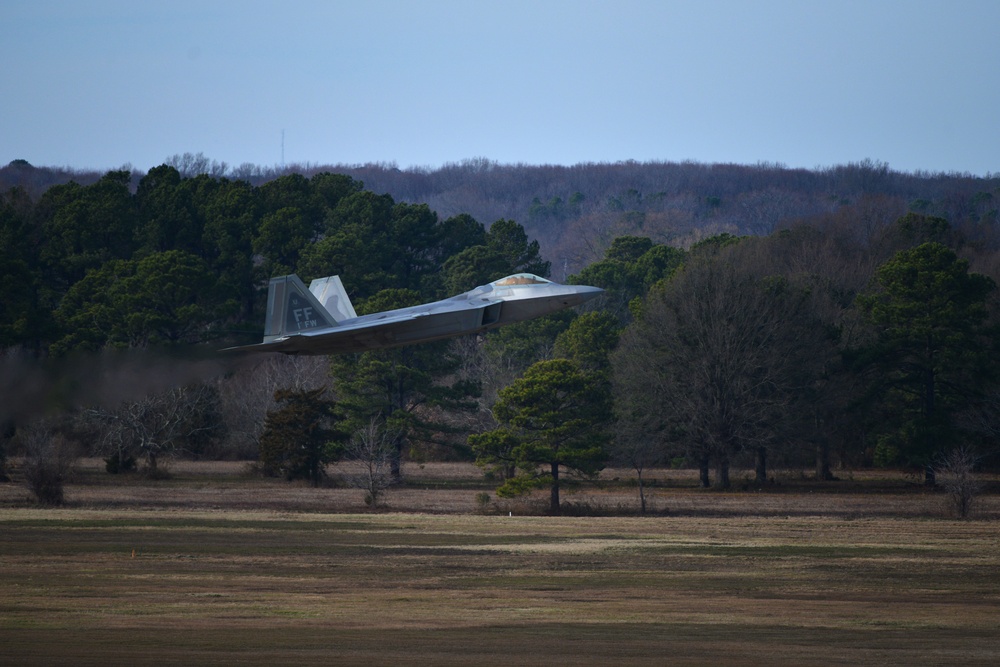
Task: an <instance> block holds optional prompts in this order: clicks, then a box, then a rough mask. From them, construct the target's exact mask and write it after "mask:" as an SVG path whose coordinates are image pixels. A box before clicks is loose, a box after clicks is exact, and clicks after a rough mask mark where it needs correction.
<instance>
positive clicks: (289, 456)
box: [260, 387, 341, 486]
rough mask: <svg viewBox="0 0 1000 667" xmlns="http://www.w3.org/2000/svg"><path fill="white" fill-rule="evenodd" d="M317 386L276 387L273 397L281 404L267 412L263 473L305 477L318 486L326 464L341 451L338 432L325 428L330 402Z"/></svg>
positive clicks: (328, 418) (262, 445) (327, 421)
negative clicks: (306, 387)
mask: <svg viewBox="0 0 1000 667" xmlns="http://www.w3.org/2000/svg"><path fill="white" fill-rule="evenodd" d="M325 392H326V388H325V387H320V388H318V389H301V390H297V389H279V390H278V391H276V392H274V400H275V401H277V402H278V403H280V404H281V407H279V408H278V409H277V410H272V411H269V412H268V413H267V420H266V421H265V423H264V433H263V435H262V436H261V438H260V465H261V469H262V470H263V471H264V473H265V474H268V475H282V476H283V477H285V479H287V480H293V479H308V480H309V481H310V482H311V483H312V485H313V486H319V485H320V483H321V482H322V481H323V477H324V476H325V474H326V473H325V470H326V464H327V463H329V462H331V461H334V460H336V459H337V458H338V457H339V455H340V449H341V445H340V442H339V440H340V434H339V433H338V432H337V431H335V430H333V429H331V428H328V427H327V426H328V424H329V423H330V422H331V421H332V419H333V415H332V407H333V404H332V403H331V402H330V401H329V400H327V399H326V398H324V396H323V395H324V393H325Z"/></svg>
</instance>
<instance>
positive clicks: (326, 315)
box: [264, 274, 353, 343]
mask: <svg viewBox="0 0 1000 667" xmlns="http://www.w3.org/2000/svg"><path fill="white" fill-rule="evenodd" d="M345 296H346V295H345ZM352 310H353V309H352ZM336 324H337V320H336V319H335V318H334V317H333V315H331V314H330V312H329V311H327V310H326V308H324V307H323V306H322V305H320V303H319V301H317V300H316V297H315V296H313V294H312V293H311V292H310V291H309V290H307V289H306V286H305V285H304V284H303V283H302V280H301V279H300V278H299V277H298V276H296V275H294V274H293V275H288V276H279V277H277V278H271V283H270V284H269V285H268V288H267V321H266V322H265V325H264V342H265V343H268V342H270V341H272V340H275V339H277V338H283V337H285V336H289V335H293V334H297V333H301V332H303V331H309V330H310V329H319V328H321V327H332V326H336Z"/></svg>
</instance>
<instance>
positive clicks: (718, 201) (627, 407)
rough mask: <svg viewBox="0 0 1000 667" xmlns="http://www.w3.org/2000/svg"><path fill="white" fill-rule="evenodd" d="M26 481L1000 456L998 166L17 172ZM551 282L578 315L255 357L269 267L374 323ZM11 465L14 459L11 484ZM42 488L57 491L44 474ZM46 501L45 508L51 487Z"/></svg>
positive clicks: (9, 352) (553, 476) (503, 487)
mask: <svg viewBox="0 0 1000 667" xmlns="http://www.w3.org/2000/svg"><path fill="white" fill-rule="evenodd" d="M0 185H2V186H3V190H2V194H0V350H2V352H0V364H2V373H0V375H2V377H3V380H2V383H3V405H2V406H0V420H2V426H0V466H2V465H3V462H4V460H5V457H6V456H8V455H9V456H19V457H24V461H25V462H24V464H23V466H24V469H25V474H26V475H28V474H29V473H33V474H37V476H38V477H39V479H40V481H39V483H38V485H37V486H38V488H39V489H41V491H42V493H40V494H39V498H40V499H43V496H44V494H45V493H50V494H51V495H50V496H49V497H48V499H49V500H50V501H52V502H58V501H59V500H60V498H61V497H60V495H59V484H58V480H59V479H60V475H62V474H63V471H64V469H65V465H64V464H63V463H62V462H66V461H70V460H71V459H72V457H73V456H77V455H79V454H81V453H86V454H88V455H92V456H100V457H102V458H104V459H105V461H106V463H107V470H108V472H109V473H117V474H121V473H126V472H129V471H132V470H135V469H141V470H143V471H144V472H145V473H146V474H148V475H151V476H154V477H155V476H156V475H157V474H158V473H157V471H158V469H159V468H158V462H159V461H161V460H162V459H163V458H164V457H171V456H186V457H192V458H225V459H248V460H253V461H256V466H257V469H258V470H259V472H260V473H261V474H265V475H274V476H284V477H286V478H288V479H297V478H302V479H307V480H310V481H311V482H312V483H314V484H317V485H318V484H321V483H323V476H324V469H325V466H326V465H327V464H328V463H330V462H332V461H336V460H338V459H341V458H351V459H356V460H358V461H364V462H366V463H367V464H368V465H369V470H370V475H369V483H370V486H369V489H368V493H369V497H370V499H371V502H372V503H373V504H377V502H378V496H379V493H380V492H381V491H382V490H383V489H384V488H386V487H387V486H388V485H389V484H392V483H394V482H398V481H399V480H400V479H402V477H403V474H404V472H403V465H404V463H405V462H407V461H421V460H476V461H477V463H479V464H480V465H481V466H482V467H483V469H484V471H485V472H486V474H487V475H489V476H491V478H492V479H495V480H496V481H497V485H498V489H497V494H498V495H501V496H516V495H519V494H523V493H526V492H528V491H530V490H532V489H536V488H545V489H548V490H549V492H550V510H551V511H552V512H558V511H559V508H560V496H559V491H560V487H561V485H562V484H563V483H564V482H565V481H566V480H565V478H566V477H567V476H569V477H572V478H576V477H583V478H586V477H592V476H594V475H595V474H596V473H597V472H599V471H600V470H601V469H602V468H603V467H604V466H605V465H609V464H612V463H613V464H615V465H618V466H622V467H628V468H631V469H633V470H634V471H635V472H636V474H637V477H638V480H639V488H640V495H641V489H642V479H643V471H645V470H648V469H650V468H653V467H658V466H674V467H689V468H693V469H697V470H698V474H699V480H700V483H701V484H702V485H703V486H706V487H707V486H715V487H717V488H723V489H724V488H728V487H730V486H731V483H732V482H731V479H730V469H731V468H732V467H740V468H747V469H750V470H752V471H753V473H754V483H755V484H757V485H760V486H764V485H767V484H769V483H771V482H772V481H773V474H774V472H773V471H774V470H776V469H789V468H797V469H809V470H810V471H814V474H815V478H816V479H819V480H829V479H832V478H833V477H834V476H835V474H836V471H837V470H838V469H842V468H852V467H869V466H883V467H894V468H905V469H909V470H912V471H914V472H915V474H918V475H920V477H921V478H922V479H923V481H924V483H926V484H928V485H933V484H935V483H936V476H937V475H938V473H939V472H940V471H942V470H953V469H955V467H956V466H957V467H959V468H961V467H962V466H963V465H964V466H965V468H966V469H970V470H971V469H973V468H982V467H995V466H996V465H997V463H998V461H997V459H996V453H997V440H996V435H997V427H998V423H1000V422H998V411H1000V384H998V381H1000V378H998V376H997V371H998V368H997V364H996V359H997V349H996V345H997V340H998V337H997V329H996V326H997V323H998V314H1000V311H998V308H997V306H998V302H997V291H996V281H997V280H998V279H1000V254H998V253H1000V235H998V234H997V225H998V217H1000V214H998V209H1000V203H998V202H1000V178H993V177H986V178H977V177H972V176H969V175H962V174H952V175H943V174H900V173H897V172H893V171H891V170H890V169H889V168H888V166H887V165H885V164H881V163H875V162H871V161H864V162H862V163H858V164H853V165H846V166H843V167H836V168H832V169H826V170H814V171H807V170H792V169H787V168H784V167H782V166H781V165H756V166H737V165H700V164H693V163H681V164H666V163H664V164H659V163H652V164H639V163H622V164H617V165H578V166H576V167H528V166H524V165H517V166H504V165H497V164H494V163H490V162H488V161H485V160H475V161H468V162H465V163H462V164H458V165H450V166H446V167H444V168H442V169H439V170H435V171H430V170H405V171H404V170H399V169H397V168H395V167H394V166H393V165H367V166H356V167H349V168H348V167H343V168H341V167H337V168H330V169H322V168H312V167H308V166H306V167H301V168H298V169H296V170H293V171H292V172H290V173H278V171H277V170H271V171H268V170H262V169H258V168H251V166H248V165H244V166H242V167H239V168H235V169H230V168H229V167H228V166H227V165H224V164H219V163H215V162H211V161H208V160H207V159H205V158H204V157H203V156H201V155H197V156H192V155H190V154H185V155H183V156H175V157H174V158H172V159H171V160H168V161H167V162H166V163H165V164H163V165H161V166H158V167H155V168H153V169H151V170H149V172H147V173H145V174H139V173H137V172H135V171H134V170H131V169H130V168H123V169H121V170H115V171H110V172H107V173H105V174H103V175H93V174H83V173H73V172H70V171H67V170H51V169H45V168H36V167H33V166H31V165H30V164H28V163H27V162H25V161H23V160H15V161H14V162H12V163H11V164H9V165H8V166H7V167H5V168H3V169H0ZM518 271H529V272H532V273H537V274H539V275H543V276H551V277H552V278H553V279H555V280H558V281H562V282H573V283H578V284H589V285H595V286H598V287H602V288H604V289H605V290H606V293H605V295H604V296H603V297H602V298H601V299H599V300H597V301H595V302H592V304H588V306H587V307H586V308H585V309H581V312H565V313H561V314H557V315H554V316H549V317H547V318H543V319H540V320H535V321H531V322H526V323H522V324H519V325H514V326H511V327H506V328H503V329H499V330H495V331H491V332H489V333H488V334H486V335H483V336H478V337H471V338H465V339H459V340H455V341H450V342H441V343H432V344H427V345H421V346H414V347H410V348H402V349H397V350H388V351H380V352H369V353H365V354H360V355H345V356H339V357H332V358H298V357H295V358H287V357H266V358H262V359H254V360H252V361H248V360H244V359H236V358H230V357H226V356H225V355H220V354H218V353H217V350H218V349H220V348H223V347H226V346H228V345H230V344H235V343H249V342H258V341H259V339H260V331H261V327H262V322H263V319H264V315H263V313H264V306H265V303H264V302H265V297H266V285H267V280H268V278H269V277H271V276H274V275H281V274H284V273H290V272H295V273H298V274H299V275H300V276H301V277H302V278H303V279H304V280H306V281H308V280H310V279H312V278H315V277H321V276H326V275H332V274H339V275H341V276H342V279H343V281H344V284H345V286H346V287H347V290H348V292H349V294H350V296H351V298H352V300H353V301H354V303H355V305H356V306H357V308H358V312H359V313H364V312H376V311H380V310H385V309H389V308H394V307H402V306H406V305H413V304H415V303H420V302H423V301H428V300H432V299H435V298H440V297H443V296H447V295H450V294H454V293H458V292H460V291H465V290H468V289H471V288H472V287H474V286H476V285H480V284H484V283H486V282H488V281H490V280H493V279H496V278H499V277H502V276H504V275H507V274H510V273H514V272H518ZM0 473H2V470H0ZM46 484H48V486H46ZM50 487H51V489H50V491H48V492H46V491H45V489H48V488H50Z"/></svg>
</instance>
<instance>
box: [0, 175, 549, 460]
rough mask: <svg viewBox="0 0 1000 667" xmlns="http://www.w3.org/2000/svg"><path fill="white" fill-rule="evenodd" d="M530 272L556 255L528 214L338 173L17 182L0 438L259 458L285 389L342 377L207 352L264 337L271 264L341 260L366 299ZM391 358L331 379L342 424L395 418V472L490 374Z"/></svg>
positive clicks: (296, 268) (422, 297)
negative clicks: (37, 186) (226, 363)
mask: <svg viewBox="0 0 1000 667" xmlns="http://www.w3.org/2000/svg"><path fill="white" fill-rule="evenodd" d="M518 271H531V272H535V273H539V274H542V275H545V274H547V273H548V271H549V264H548V262H546V261H544V260H543V259H542V258H541V256H540V252H539V245H538V243H537V242H533V241H529V239H528V237H527V235H526V233H525V231H524V229H523V228H522V227H521V226H520V225H519V224H518V223H516V222H514V221H510V220H496V221H493V222H492V224H491V225H490V228H489V229H488V230H487V229H486V228H485V227H484V225H483V224H481V223H480V222H478V221H476V220H474V219H473V218H472V217H471V216H468V215H458V216H454V217H452V218H448V219H445V220H442V219H440V218H439V217H438V216H437V214H436V213H434V212H433V211H431V210H430V209H429V208H428V207H427V206H426V205H423V204H406V203H399V202H396V201H395V200H394V199H393V198H392V197H391V196H389V195H385V194H382V195H379V194H375V193H373V192H371V191H368V190H365V189H364V188H363V185H362V183H360V182H358V181H355V180H354V179H352V178H351V177H349V176H344V175H337V174H330V173H320V174H316V175H314V176H312V177H311V178H306V177H304V176H301V175H298V174H292V175H287V176H282V177H279V178H276V179H274V180H271V181H268V182H266V183H264V184H263V185H260V186H255V185H251V184H250V183H247V182H245V181H232V180H229V179H227V178H225V177H214V176H210V175H207V174H201V175H198V176H195V177H192V178H185V177H183V176H182V175H181V174H180V172H179V171H178V170H177V169H176V168H174V167H172V166H168V165H163V166H160V167H157V168H154V169H152V170H150V171H149V173H147V174H145V175H144V176H142V177H141V178H140V179H139V181H138V183H136V184H133V183H132V174H131V173H130V172H128V171H115V172H109V173H107V174H105V175H104V176H103V177H101V178H100V179H98V180H97V181H95V182H94V183H92V184H90V185H80V184H78V183H75V182H70V183H66V184H62V185H55V186H52V187H50V188H48V189H47V190H45V191H44V192H43V193H42V194H41V195H40V196H39V197H37V198H33V197H31V196H30V195H29V194H28V193H27V192H26V191H25V190H24V189H23V188H13V189H11V190H9V191H7V192H5V193H3V194H2V195H0V346H2V347H0V349H2V350H3V353H2V359H0V361H2V362H3V369H2V370H3V373H2V374H0V375H2V376H3V385H4V386H3V390H4V401H3V405H2V406H0V407H2V414H0V418H2V419H0V422H2V426H3V428H2V429H0V436H2V437H3V439H4V440H10V439H12V438H15V436H16V437H17V442H22V443H24V442H35V443H51V442H53V441H60V442H64V443H79V444H81V445H82V446H83V447H85V449H86V450H88V451H90V452H92V453H100V454H102V455H104V456H106V458H107V460H108V466H109V470H114V471H119V470H127V469H130V468H132V467H134V466H135V465H137V462H138V461H142V460H144V461H145V466H146V468H147V469H148V470H150V471H155V470H156V469H157V463H158V461H159V460H160V459H161V458H162V456H163V455H165V454H167V453H170V452H176V451H181V452H184V453H185V454H187V455H191V456H240V457H245V456H251V457H254V458H256V457H258V455H260V454H261V453H262V450H261V442H262V441H261V438H262V436H263V434H264V432H265V429H264V422H265V419H266V418H267V416H268V412H269V410H271V409H272V408H273V407H274V405H275V395H276V392H278V391H279V390H282V391H283V392H284V393H280V394H279V395H281V396H290V397H292V403H293V404H294V403H295V400H294V392H297V391H308V390H313V389H315V388H316V387H317V386H321V387H326V385H327V384H329V379H328V376H329V369H328V368H325V366H326V364H327V362H326V361H325V360H322V361H320V362H319V363H318V364H317V363H312V364H310V363H308V362H303V363H298V362H296V361H294V360H280V361H276V360H273V359H271V360H265V361H264V362H263V363H262V364H260V365H256V366H250V367H245V366H239V365H238V364H236V362H233V363H232V364H230V367H229V368H227V369H221V370H225V373H223V376H222V377H221V378H218V379H213V380H210V381H209V380H208V379H207V378H208V377H209V376H212V375H213V374H214V375H218V374H219V372H220V369H219V368H218V367H217V366H215V367H212V368H208V369H206V368H202V366H203V359H202V358H201V357H202V356H203V355H204V354H206V353H207V354H208V355H212V352H214V351H215V350H217V349H218V348H219V347H224V346H225V345H226V344H227V343H233V342H241V340H240V339H241V338H242V339H243V340H242V342H249V341H253V342H258V341H259V340H260V336H261V327H262V322H263V320H264V306H265V299H266V288H267V281H268V278H270V277H271V276H274V275H281V274H284V273H289V272H296V273H298V274H299V275H300V276H302V277H303V278H304V279H305V280H309V279H311V278H315V277H320V276H325V275H330V274H333V273H337V274H340V275H342V276H343V277H344V282H345V283H346V285H347V286H348V289H349V290H350V294H351V297H352V300H353V301H354V302H355V304H356V308H357V309H358V311H359V312H362V313H364V312H371V311H373V310H385V309H389V308H393V307H401V306H405V305H412V304H414V303H418V302H423V301H428V300H431V299H434V298H438V297H442V296H444V295H445V294H446V293H449V292H450V293H455V292H457V291H460V290H466V289H469V288H470V287H472V286H475V285H479V284H484V283H486V282H488V281H490V280H493V279H496V278H499V277H502V276H504V275H507V274H510V273H515V272H518ZM202 343H204V344H206V345H205V346H204V347H205V348H207V349H206V352H204V353H203V352H198V344H202ZM168 354H169V355H170V356H166V355H168ZM394 354H395V356H384V355H382V356H380V355H368V356H365V355H362V356H360V357H352V358H351V359H348V360H343V361H341V362H340V363H339V366H337V368H339V375H338V376H337V383H336V387H335V388H331V392H333V393H335V395H336V396H337V405H338V409H339V410H340V411H341V412H340V413H339V414H340V417H341V418H342V419H343V420H344V426H343V428H349V429H351V430H350V431H348V433H350V432H353V430H355V429H356V428H360V427H361V425H363V424H364V423H365V422H367V421H368V420H370V419H373V418H376V417H378V418H379V419H382V420H384V421H386V422H387V423H388V424H389V425H390V426H391V427H392V428H393V429H395V430H394V431H393V432H394V433H396V436H395V437H394V439H393V444H394V447H395V450H394V455H393V464H392V470H393V471H394V474H395V476H396V477H397V478H398V476H399V461H400V459H401V457H402V455H403V452H404V444H408V443H409V442H410V441H412V440H414V439H415V438H416V437H417V434H420V433H429V434H432V433H433V432H435V431H440V429H436V430H435V429H432V428H431V427H430V426H427V425H425V424H423V421H422V420H423V417H422V416H421V415H420V414H419V409H420V408H422V406H425V405H427V404H430V403H433V404H434V405H436V406H446V405H459V404H460V403H461V402H462V400H467V397H468V396H470V395H473V394H474V393H475V392H476V387H474V386H473V383H470V382H468V381H459V380H456V379H454V378H452V379H451V380H450V385H448V386H444V384H443V383H444V382H445V380H444V379H442V378H444V377H445V376H448V375H452V376H454V375H455V373H456V369H457V358H456V357H455V355H453V354H451V353H449V352H447V350H446V349H444V348H442V347H441V346H438V347H437V348H435V347H427V348H422V349H420V350H406V351H403V352H398V353H394ZM178 355H180V356H178ZM214 356H217V355H214ZM289 391H290V392H292V394H289V393H288V392H289ZM324 391H325V390H324ZM322 400H327V399H326V398H323V399H322ZM351 406H354V408H353V412H352V411H351ZM33 428H39V429H42V431H41V432H42V435H40V436H37V437H36V436H33V435H32V429H33ZM336 432H337V433H341V432H342V431H336ZM56 435H58V438H57V437H55V436H56ZM50 436H51V437H50ZM428 437H430V436H428ZM272 440H273V439H272ZM265 449H266V448H265ZM266 451H273V448H272V449H271V450H266ZM266 451H265V452H264V453H266ZM333 451H334V450H331V452H333ZM286 453H287V452H286ZM43 458H45V457H43ZM48 458H51V459H56V458H60V457H55V456H52V457H48ZM265 458H266V457H265ZM263 460H264V459H262V461H263ZM314 465H315V464H314ZM264 467H265V471H266V472H268V473H274V474H276V473H277V472H280V471H283V470H284V469H285V467H286V466H285V464H284V463H279V464H275V465H267V466H264Z"/></svg>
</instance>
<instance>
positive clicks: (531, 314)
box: [226, 273, 603, 354]
mask: <svg viewBox="0 0 1000 667" xmlns="http://www.w3.org/2000/svg"><path fill="white" fill-rule="evenodd" d="M602 292H603V290H602V289H600V288H597V287H589V286H586V285H560V284H558V283H554V282H551V281H549V280H546V279H544V278H539V277H538V276H535V275H532V274H530V273H519V274H515V275H512V276H507V277H506V278H501V279H500V280H496V281H494V282H492V283H489V284H488V285H482V286H480V287H477V288H475V289H474V290H471V291H469V292H465V293H464V294H459V295H457V296H453V297H450V298H448V299H443V300H441V301H435V302H433V303H425V304H422V305H419V306H411V307H409V308H400V309H398V310H389V311H385V312H382V313H374V314H371V315H363V316H361V317H358V316H356V315H355V314H354V307H353V306H352V305H351V302H350V299H349V298H348V296H347V292H346V291H345V290H344V287H343V284H342V283H341V282H340V279H339V277H337V276H330V277H328V278H320V279H318V280H314V281H312V283H311V284H310V288H309V289H308V290H307V289H306V287H305V284H304V283H303V282H302V280H300V279H299V277H298V276H296V275H287V276H279V277H277V278H272V279H271V283H270V285H269V286H268V296H267V316H266V323H265V327H264V341H263V342H262V343H260V344H257V345H246V346H242V347H231V348H227V350H226V351H239V352H282V353H284V354H339V353H350V352H365V351H368V350H378V349H384V348H392V347H400V346H403V345H412V344H415V343H425V342H430V341H435V340H442V339H445V338H453V337H456V336H463V335H466V334H473V333H478V332H480V331H485V330H487V329H492V328H494V327H498V326H503V325H505V324H512V323H514V322H521V321H524V320H529V319H533V318H535V317H540V316H542V315H547V314H548V313H553V312H556V311H558V310H562V309H564V308H571V307H573V306H578V305H580V304H582V303H584V302H586V301H589V300H590V299H592V298H594V297H596V296H598V295H599V294H601V293H602ZM324 304H327V305H324ZM345 315H346V316H347V317H345Z"/></svg>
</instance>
